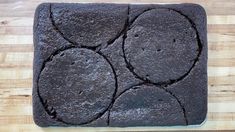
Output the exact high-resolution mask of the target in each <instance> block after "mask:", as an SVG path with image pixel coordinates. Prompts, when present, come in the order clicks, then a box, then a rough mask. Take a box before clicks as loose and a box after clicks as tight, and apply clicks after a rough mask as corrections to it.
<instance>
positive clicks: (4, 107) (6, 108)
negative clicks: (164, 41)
mask: <svg viewBox="0 0 235 132" xmlns="http://www.w3.org/2000/svg"><path fill="white" fill-rule="evenodd" d="M42 2H45V1H43V0H42V1H40V0H32V1H30V0H24V1H20V0H1V1H0V131H1V132H5V131H45V130H47V131H78V130H79V131H81V130H84V131H88V130H89V131H120V130H123V131H124V130H125V131H126V130H128V131H130V130H140V131H147V130H152V131H154V130H175V129H176V130H191V129H196V130H225V129H227V130H235V1H233V0H210V1H206V0H197V1H196V0H193V1H190V0H165V1H164V3H183V2H193V3H199V4H201V5H202V6H204V7H205V9H206V11H207V14H208V42H209V62H208V66H209V68H208V72H209V83H208V88H209V97H208V99H209V104H208V107H209V110H208V111H209V112H208V116H207V121H206V122H205V123H204V124H203V125H202V126H189V127H142V128H78V127H77V128H58V127H57V128H40V127H38V126H36V125H35V124H34V122H33V119H32V100H31V93H32V60H33V39H32V25H33V15H34V10H35V8H36V6H37V5H38V4H39V3H42ZM54 2H55V1H54ZM57 2H58V1H57ZM60 2H67V1H65V0H64V1H63V0H61V1H60ZM69 2H76V3H77V2H111V0H82V1H78V0H77V1H76V0H70V1H69ZM119 3H163V0H162V1H161V0H146V1H144V0H140V1H137V0H119Z"/></svg>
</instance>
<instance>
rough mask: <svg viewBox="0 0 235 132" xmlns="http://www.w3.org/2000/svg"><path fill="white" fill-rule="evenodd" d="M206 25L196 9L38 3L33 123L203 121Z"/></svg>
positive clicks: (115, 124)
mask: <svg viewBox="0 0 235 132" xmlns="http://www.w3.org/2000/svg"><path fill="white" fill-rule="evenodd" d="M206 24H207V23H206V13H205V10H204V9H203V8H202V7H201V6H200V5H196V4H166V5H157V4H145V5H135V4H104V3H103V4H95V3H93V4H75V3H70V4H68V3H43V4H41V5H39V6H38V8H37V9H36V12H35V19H34V65H33V115H34V121H35V123H36V124H37V125H39V126H42V127H46V126H84V127H86V126H94V127H106V126H111V127H130V126H175V125H196V124H201V123H202V122H203V121H204V120H205V117H206V113H207V29H206Z"/></svg>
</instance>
